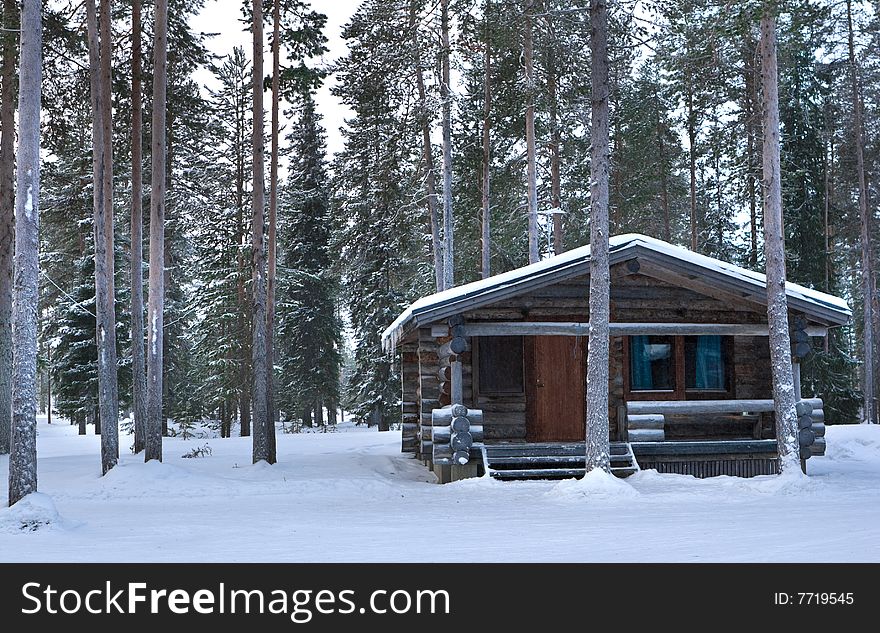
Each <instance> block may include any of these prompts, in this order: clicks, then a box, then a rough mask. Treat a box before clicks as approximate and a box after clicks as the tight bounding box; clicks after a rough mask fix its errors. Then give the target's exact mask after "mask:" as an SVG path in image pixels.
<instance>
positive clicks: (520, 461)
mask: <svg viewBox="0 0 880 633" xmlns="http://www.w3.org/2000/svg"><path fill="white" fill-rule="evenodd" d="M585 451H586V447H585V446H584V443H583V442H558V443H557V442H541V443H536V444H517V443H509V444H487V445H486V446H485V452H484V460H485V462H486V463H485V468H486V472H487V473H488V474H489V476H491V477H493V478H495V479H500V480H502V481H508V480H522V479H568V478H572V477H574V478H578V477H583V476H584V473H585V472H586V464H585V461H586V458H585V457H584V454H585ZM638 470H639V465H638V462H636V458H635V456H634V455H633V452H632V446H630V445H629V444H628V443H626V442H612V443H611V472H612V473H613V474H615V475H616V476H618V477H628V476H629V475H632V474H633V473H634V472H636V471H638Z"/></svg>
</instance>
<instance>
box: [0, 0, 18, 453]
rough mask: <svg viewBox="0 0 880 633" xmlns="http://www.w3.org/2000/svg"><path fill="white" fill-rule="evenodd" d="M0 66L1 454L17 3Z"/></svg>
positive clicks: (8, 382) (6, 387)
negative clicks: (0, 65)
mask: <svg viewBox="0 0 880 633" xmlns="http://www.w3.org/2000/svg"><path fill="white" fill-rule="evenodd" d="M2 9H3V34H2V36H0V39H2V55H3V59H2V62H0V63H2V67H0V84H2V85H0V455H5V454H7V453H9V441H10V433H11V432H12V383H13V376H12V373H11V371H12V267H13V261H12V260H13V257H12V251H13V245H14V242H15V191H14V180H15V157H14V156H13V152H14V149H15V84H16V73H15V70H16V63H17V60H18V46H17V42H16V37H15V33H16V31H17V30H18V18H19V16H18V3H17V2H15V0H4V2H3V6H2Z"/></svg>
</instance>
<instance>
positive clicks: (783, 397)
mask: <svg viewBox="0 0 880 633" xmlns="http://www.w3.org/2000/svg"><path fill="white" fill-rule="evenodd" d="M761 75H762V84H763V123H764V126H763V127H764V151H763V158H764V257H765V260H766V262H767V322H768V326H769V328H770V365H771V370H772V373H773V401H774V409H775V419H776V439H777V442H778V443H779V468H780V471H781V472H790V471H794V470H795V469H796V468H797V467H798V439H797V428H798V426H797V412H796V411H795V393H794V380H793V378H792V367H791V339H790V335H789V331H788V299H787V296H786V290H785V282H786V272H785V247H784V242H783V240H784V233H783V231H784V225H783V219H782V188H781V187H782V183H781V176H782V174H781V169H780V158H779V154H780V143H779V93H778V85H779V83H778V78H777V77H778V70H777V54H776V9H775V6H773V5H772V4H770V3H768V4H767V5H765V7H764V13H763V15H762V17H761Z"/></svg>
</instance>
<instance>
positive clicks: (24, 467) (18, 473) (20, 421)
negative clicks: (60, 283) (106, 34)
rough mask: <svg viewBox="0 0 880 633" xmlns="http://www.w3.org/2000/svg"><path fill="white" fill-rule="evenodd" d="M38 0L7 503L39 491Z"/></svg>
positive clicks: (23, 143) (28, 26) (31, 6)
mask: <svg viewBox="0 0 880 633" xmlns="http://www.w3.org/2000/svg"><path fill="white" fill-rule="evenodd" d="M40 20H41V17H40V1H39V0H24V7H23V9H22V13H21V66H20V68H19V92H18V156H17V158H18V165H17V167H16V185H17V187H16V190H17V191H18V196H17V198H16V201H15V225H16V232H15V254H16V256H15V272H14V279H15V280H14V287H15V305H14V306H13V308H12V322H13V323H14V325H15V329H14V331H13V340H12V346H13V360H12V375H13V376H15V381H14V382H13V385H12V446H11V452H10V455H9V505H10V506H11V505H14V504H15V503H17V502H18V501H20V500H21V499H22V498H23V497H25V496H27V495H29V494H31V493H32V492H36V491H37V392H36V387H37V309H38V305H39V300H40V295H39V287H38V284H39V272H40V258H39V244H40V240H39V231H40V204H39V203H40V106H41V104H40V93H41V81H42V77H41V62H42V25H41V21H40Z"/></svg>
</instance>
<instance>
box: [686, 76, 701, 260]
mask: <svg viewBox="0 0 880 633" xmlns="http://www.w3.org/2000/svg"><path fill="white" fill-rule="evenodd" d="M686 101H687V104H686V105H687V134H688V166H689V169H690V205H691V207H690V208H691V215H690V228H691V250H692V251H694V252H695V253H696V252H697V247H698V246H699V240H698V238H697V236H698V232H697V149H696V145H697V125H696V113H695V112H694V87H693V85H692V84H691V80H690V78H689V79H688V80H687V95H686Z"/></svg>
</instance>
